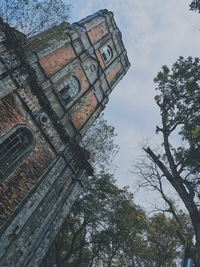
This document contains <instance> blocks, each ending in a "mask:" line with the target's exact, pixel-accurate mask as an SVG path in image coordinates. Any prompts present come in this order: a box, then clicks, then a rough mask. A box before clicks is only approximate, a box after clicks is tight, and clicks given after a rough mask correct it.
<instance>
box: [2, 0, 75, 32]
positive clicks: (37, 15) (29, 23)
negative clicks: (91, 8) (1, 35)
mask: <svg viewBox="0 0 200 267" xmlns="http://www.w3.org/2000/svg"><path fill="white" fill-rule="evenodd" d="M70 8H71V6H70V5H69V4H66V3H65V2H64V1H62V0H12V1H11V0H1V2H0V16H1V17H2V18H3V20H4V21H5V22H6V23H8V24H10V25H11V26H12V27H15V28H16V29H17V30H19V31H21V32H23V33H25V34H26V35H33V34H36V33H38V32H41V31H43V30H46V29H48V28H49V27H52V26H53V25H55V24H58V23H61V22H63V21H66V20H67V18H68V15H69V11H70Z"/></svg>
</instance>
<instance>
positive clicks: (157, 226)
mask: <svg viewBox="0 0 200 267" xmlns="http://www.w3.org/2000/svg"><path fill="white" fill-rule="evenodd" d="M175 223H176V222H175V221H174V220H173V219H170V218H167V217H166V216H165V215H163V214H157V215H154V216H153V217H151V218H148V217H147V215H146V214H145V212H144V211H143V210H142V209H141V208H140V207H139V206H137V205H135V204H134V201H133V195H132V194H131V193H130V192H129V191H128V190H127V188H123V189H121V188H119V187H118V186H117V185H116V183H115V180H114V179H113V176H112V175H110V174H107V173H101V174H100V175H98V176H96V177H93V178H91V179H90V180H89V182H88V184H87V187H86V190H85V193H84V194H83V195H82V196H80V198H79V199H78V200H77V201H76V202H75V204H74V206H73V209H72V210H71V212H70V215H69V217H68V218H67V220H66V222H65V224H64V225H63V229H62V238H63V240H64V242H62V247H61V248H60V250H59V257H60V260H59V261H60V265H61V266H68V267H75V266H82V267H88V266H90V267H92V266H93V267H98V266H104V267H106V266H108V267H109V266H115V267H124V266H127V267H132V266H135V267H139V266H147V267H152V266H176V264H175V260H176V259H177V258H178V257H179V256H180V253H179V252H178V249H179V248H180V246H181V244H180V240H179V237H178V235H177V232H176V230H175V229H176V227H175ZM57 258H58V257H57Z"/></svg>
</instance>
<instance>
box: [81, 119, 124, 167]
mask: <svg viewBox="0 0 200 267" xmlns="http://www.w3.org/2000/svg"><path fill="white" fill-rule="evenodd" d="M115 136H116V133H115V129H114V127H113V126H110V125H108V123H107V121H106V120H105V119H104V118H103V114H101V115H100V117H99V118H98V119H97V120H96V121H95V122H94V124H93V125H92V126H91V128H90V129H89V131H88V132H87V134H86V136H85V137H84V139H83V140H82V141H81V145H82V146H83V147H84V148H85V149H87V150H88V151H89V152H90V160H89V161H90V163H91V165H92V166H93V168H95V169H96V170H97V169H109V168H111V167H112V161H113V159H114V157H115V156H116V154H117V152H118V150H119V147H118V146H117V145H116V144H115V143H114V138H115Z"/></svg>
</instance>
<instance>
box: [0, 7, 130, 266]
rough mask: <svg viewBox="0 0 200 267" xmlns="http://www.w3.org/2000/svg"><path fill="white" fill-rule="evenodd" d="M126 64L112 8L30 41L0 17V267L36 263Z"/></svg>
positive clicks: (81, 176) (79, 184)
mask: <svg viewBox="0 0 200 267" xmlns="http://www.w3.org/2000/svg"><path fill="white" fill-rule="evenodd" d="M129 66H130V63H129V61H128V58H127V54H126V50H125V48H124V46H123V43H122V37H121V33H120V31H119V29H118V28H117V26H116V24H115V21H114V18H113V14H112V12H108V11H107V10H101V11H99V12H97V13H95V14H94V15H91V16H89V17H87V18H85V19H83V20H81V21H79V22H78V23H74V24H72V25H69V24H67V23H63V24H61V25H59V26H56V27H53V28H51V29H50V30H47V31H45V32H43V33H41V34H39V35H36V36H34V37H32V38H26V36H24V35H23V34H21V33H19V32H18V31H16V30H14V29H12V28H10V27H9V26H8V25H6V24H5V23H3V21H2V20H1V21H0V221H1V228H0V235H1V238H0V266H1V267H3V266H6V267H8V266H26V267H27V266H29V267H30V266H34V267H35V266H38V265H39V264H40V263H41V261H42V259H43V257H44V255H45V253H46V252H47V250H48V248H49V246H50V245H51V243H52V241H53V239H54V238H55V236H56V234H57V232H58V231H59V228H60V227H61V225H62V223H63V221H64V219H65V218H66V216H67V214H68V211H69V210H70V208H71V206H72V204H73V202H74V200H75V199H76V197H77V196H78V194H79V193H80V191H81V190H82V188H83V187H84V181H85V179H87V177H88V176H89V175H92V168H91V166H90V164H89V163H88V161H87V153H86V152H85V151H84V150H83V149H82V148H81V147H80V146H79V141H80V140H81V138H82V137H83V136H84V134H85V133H86V131H87V129H88V128H89V127H90V125H91V124H92V122H93V121H94V120H95V118H97V117H98V115H99V114H100V113H101V111H102V110H103V109H104V108H105V105H106V103H107V102H108V96H109V94H110V93H111V91H112V90H113V88H114V87H115V85H116V84H117V83H118V82H119V80H120V79H121V78H122V77H123V75H125V73H126V72H127V70H128V68H129Z"/></svg>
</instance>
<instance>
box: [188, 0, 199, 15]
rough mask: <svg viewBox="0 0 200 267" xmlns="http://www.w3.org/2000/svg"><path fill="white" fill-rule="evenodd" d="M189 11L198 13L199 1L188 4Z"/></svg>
mask: <svg viewBox="0 0 200 267" xmlns="http://www.w3.org/2000/svg"><path fill="white" fill-rule="evenodd" d="M190 10H192V11H198V12H199V13H200V1H199V0H193V1H192V2H191V3H190Z"/></svg>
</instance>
